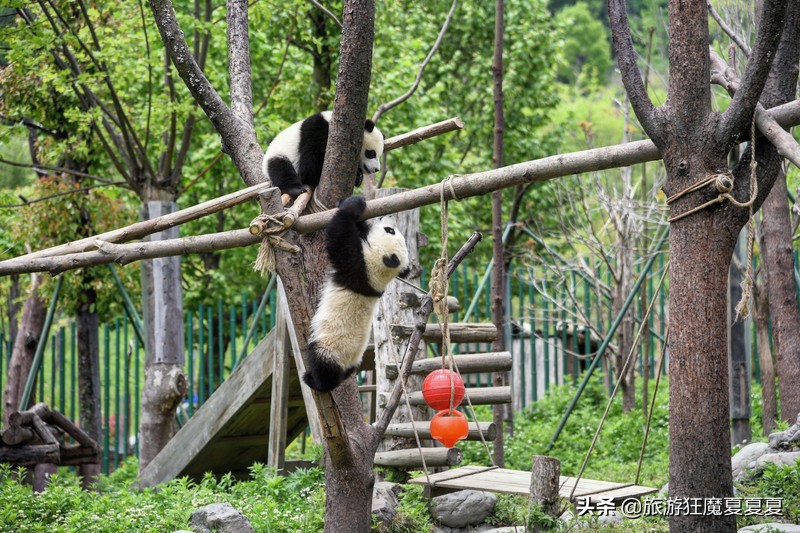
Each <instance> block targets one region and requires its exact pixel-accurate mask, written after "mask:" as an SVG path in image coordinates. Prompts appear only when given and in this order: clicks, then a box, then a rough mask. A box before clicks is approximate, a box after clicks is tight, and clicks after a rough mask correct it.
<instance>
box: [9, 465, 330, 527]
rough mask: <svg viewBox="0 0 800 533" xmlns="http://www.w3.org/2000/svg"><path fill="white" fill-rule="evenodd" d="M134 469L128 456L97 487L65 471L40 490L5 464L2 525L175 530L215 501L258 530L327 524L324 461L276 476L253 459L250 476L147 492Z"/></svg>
mask: <svg viewBox="0 0 800 533" xmlns="http://www.w3.org/2000/svg"><path fill="white" fill-rule="evenodd" d="M137 470H138V466H137V464H136V462H135V461H129V462H126V463H124V464H123V465H122V466H121V468H120V469H119V470H117V471H116V472H115V473H114V474H112V475H111V476H110V477H101V480H100V482H99V483H98V484H97V487H96V488H97V491H98V492H97V493H94V492H86V491H82V490H81V489H80V483H79V480H78V478H77V477H76V476H75V475H73V474H71V473H69V472H67V471H66V470H64V471H62V472H59V473H58V474H57V475H55V476H54V477H53V480H52V482H51V484H50V486H49V487H48V488H47V490H46V491H44V492H43V493H41V494H39V495H35V494H33V492H32V490H31V488H30V487H29V486H26V485H23V484H21V483H20V482H19V481H18V480H17V478H18V476H16V475H13V474H14V473H13V471H12V469H11V468H10V467H8V466H0V501H2V503H0V530H3V531H15V532H19V533H25V532H34V531H48V532H70V531H78V530H80V531H86V532H103V533H105V532H110V531H119V532H126V531H142V532H159V531H174V530H176V529H186V527H187V526H188V523H189V517H190V516H191V513H192V511H193V510H194V509H197V508H199V507H201V506H203V505H207V504H210V503H216V502H220V503H229V504H231V505H232V506H234V507H235V508H237V509H239V510H240V511H242V512H243V513H244V514H245V516H247V518H248V519H249V520H250V522H251V523H252V524H253V527H254V528H255V529H256V531H265V532H270V531H271V532H282V531H303V532H316V531H320V530H321V529H322V526H323V511H324V507H325V506H324V497H325V492H324V488H323V487H324V482H323V472H322V470H321V469H319V468H313V469H309V470H302V469H301V470H297V471H296V472H293V473H292V474H291V475H289V476H287V477H277V476H275V475H273V474H272V473H271V472H270V471H269V470H268V469H267V468H265V467H264V466H263V465H258V464H256V465H254V466H253V467H251V469H250V479H249V480H246V481H235V480H234V479H233V478H232V477H231V476H230V475H226V476H223V477H222V478H220V479H219V480H216V479H215V478H214V477H213V476H210V475H207V476H205V477H204V478H203V479H202V481H200V482H199V483H194V482H191V481H189V480H188V479H186V478H181V479H176V480H174V481H171V482H170V483H167V484H165V485H161V486H159V487H158V489H157V490H151V489H146V490H142V491H139V490H137V489H136V488H135V487H134V483H135V481H136V472H137Z"/></svg>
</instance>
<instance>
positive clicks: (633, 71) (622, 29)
mask: <svg viewBox="0 0 800 533" xmlns="http://www.w3.org/2000/svg"><path fill="white" fill-rule="evenodd" d="M608 19H609V21H610V23H611V35H612V38H613V41H614V50H616V52H617V63H618V64H619V70H620V74H621V75H622V83H623V85H624V86H625V91H626V92H627V94H628V98H629V99H630V102H631V106H632V107H633V111H634V112H635V113H636V117H637V118H638V119H639V122H640V123H641V125H642V128H644V131H645V132H646V133H647V135H648V136H649V137H650V138H651V139H652V140H653V142H654V143H655V145H656V146H658V147H660V148H663V146H664V131H663V126H662V124H661V123H660V121H659V120H658V114H659V113H658V112H657V109H656V108H655V107H654V106H653V102H652V101H651V100H650V97H649V96H648V95H647V89H646V88H645V86H644V82H643V80H642V75H641V73H640V72H639V66H638V65H637V63H636V50H634V48H633V39H631V31H630V27H629V26H628V14H627V13H626V12H625V0H608Z"/></svg>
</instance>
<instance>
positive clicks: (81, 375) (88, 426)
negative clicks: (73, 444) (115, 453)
mask: <svg viewBox="0 0 800 533" xmlns="http://www.w3.org/2000/svg"><path fill="white" fill-rule="evenodd" d="M87 278H88V276H85V277H84V279H83V282H84V284H83V285H84V287H87V288H85V289H83V291H82V294H83V297H82V300H81V305H80V307H79V308H78V316H77V323H78V327H77V329H78V332H77V334H78V404H79V413H80V414H79V417H80V418H79V419H80V424H81V429H83V430H84V431H85V432H86V433H87V434H88V435H89V436H90V437H91V438H92V439H94V441H95V442H102V436H103V435H102V433H103V432H102V427H103V426H102V422H101V416H100V414H101V411H100V339H99V333H98V325H99V320H98V316H97V311H96V310H95V305H96V302H97V293H96V292H95V290H94V289H93V288H91V285H92V283H91V279H87ZM107 385H109V386H110V384H107ZM106 430H108V428H106ZM79 470H80V474H81V476H82V484H83V486H84V488H88V487H89V485H91V483H93V482H94V481H95V480H96V477H97V475H98V474H99V473H100V465H99V464H86V465H81V466H80V467H79Z"/></svg>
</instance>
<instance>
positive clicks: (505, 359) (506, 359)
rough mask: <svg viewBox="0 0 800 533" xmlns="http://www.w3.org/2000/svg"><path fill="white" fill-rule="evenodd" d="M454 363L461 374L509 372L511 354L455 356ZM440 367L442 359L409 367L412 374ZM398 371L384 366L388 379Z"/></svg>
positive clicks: (393, 367) (426, 372)
mask: <svg viewBox="0 0 800 533" xmlns="http://www.w3.org/2000/svg"><path fill="white" fill-rule="evenodd" d="M454 358H455V363H456V365H458V371H459V373H461V374H474V373H476V372H503V371H506V370H511V361H512V360H511V353H509V352H488V353H473V354H465V355H455V356H454ZM441 367H442V359H441V358H440V357H434V358H431V359H423V360H421V361H414V364H412V365H411V373H412V374H429V373H431V372H433V371H434V370H436V369H437V368H441ZM397 376H398V370H397V365H395V364H389V365H386V377H387V378H389V379H397Z"/></svg>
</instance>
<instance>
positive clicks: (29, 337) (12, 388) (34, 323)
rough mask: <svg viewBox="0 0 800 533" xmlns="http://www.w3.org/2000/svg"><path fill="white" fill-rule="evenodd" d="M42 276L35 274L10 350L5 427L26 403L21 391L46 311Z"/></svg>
mask: <svg viewBox="0 0 800 533" xmlns="http://www.w3.org/2000/svg"><path fill="white" fill-rule="evenodd" d="M40 280H41V278H40V277H39V276H36V278H35V280H34V281H33V287H32V288H31V291H30V293H29V294H28V299H27V300H25V304H24V305H23V306H22V319H21V320H20V322H19V332H18V333H17V338H16V340H15V342H14V348H13V350H12V352H11V361H10V362H9V363H8V374H7V381H6V389H5V397H4V398H3V423H4V426H6V427H7V426H8V417H9V415H10V414H11V413H13V412H15V411H18V410H20V409H25V407H27V406H20V405H19V402H20V399H21V398H22V392H23V391H24V390H25V381H26V380H27V379H28V374H29V373H30V371H31V364H33V356H34V354H35V353H36V346H37V345H38V344H39V339H40V337H41V335H42V328H43V327H44V318H45V315H46V314H47V310H46V309H45V304H44V300H42V298H41V296H40V295H39V284H40V282H41V281H40Z"/></svg>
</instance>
